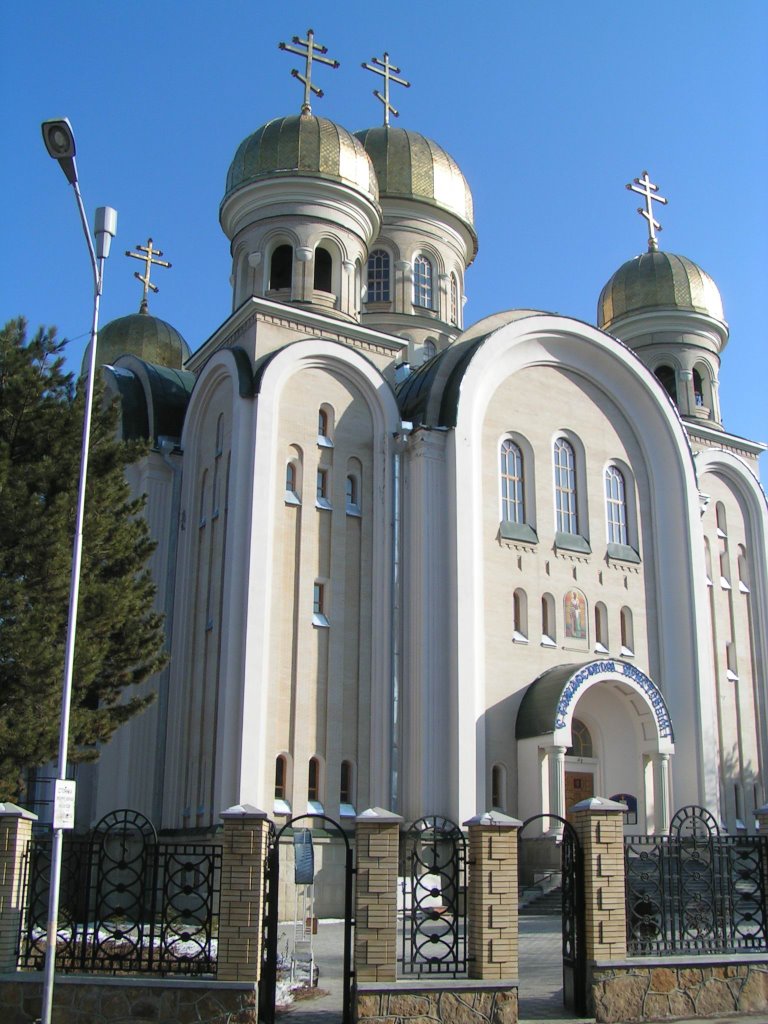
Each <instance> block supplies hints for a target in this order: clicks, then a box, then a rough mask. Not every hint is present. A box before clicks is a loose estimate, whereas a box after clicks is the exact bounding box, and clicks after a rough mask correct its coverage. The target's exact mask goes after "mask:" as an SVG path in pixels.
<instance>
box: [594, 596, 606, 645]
mask: <svg viewBox="0 0 768 1024" xmlns="http://www.w3.org/2000/svg"><path fill="white" fill-rule="evenodd" d="M595 650H596V651H598V652H599V653H600V654H605V653H607V651H608V609H607V608H606V607H605V605H604V604H603V602H602V601H598V602H597V604H596V605H595Z"/></svg>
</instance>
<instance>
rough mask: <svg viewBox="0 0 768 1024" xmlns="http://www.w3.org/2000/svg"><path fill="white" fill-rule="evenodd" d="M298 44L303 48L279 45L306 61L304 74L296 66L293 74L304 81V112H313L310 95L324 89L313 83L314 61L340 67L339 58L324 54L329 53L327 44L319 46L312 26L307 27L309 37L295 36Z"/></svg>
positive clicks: (285, 44) (320, 93)
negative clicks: (334, 58)
mask: <svg viewBox="0 0 768 1024" xmlns="http://www.w3.org/2000/svg"><path fill="white" fill-rule="evenodd" d="M292 41H293V42H294V43H296V46H303V47H304V49H303V50H299V49H296V47H294V46H289V45H288V43H278V47H279V48H280V49H281V50H286V51H287V52H288V53H296V54H298V55H299V57H303V58H304V60H305V61H306V68H305V70H304V74H303V75H302V74H299V72H298V71H297V70H296V68H293V70H292V71H291V74H292V75H293V77H294V78H298V80H299V81H300V82H303V83H304V102H303V103H302V105H301V112H302V114H311V113H312V108H311V107H310V105H309V100H310V95H311V93H314V94H315V96H323V95H324V93H323V90H322V89H318V87H317V86H316V85H313V84H312V61H313V60H316V61H318V62H319V63H320V64H329V65H330V66H331V67H332V68H337V67H339V62H338V61H337V60H331V58H330V57H325V56H323V54H326V53H328V47H327V46H319V45H318V44H317V43H316V42H315V33H314V32H313V31H312V29H311V28H308V29H307V38H306V39H302V38H301V37H300V36H294V37H293V40H292Z"/></svg>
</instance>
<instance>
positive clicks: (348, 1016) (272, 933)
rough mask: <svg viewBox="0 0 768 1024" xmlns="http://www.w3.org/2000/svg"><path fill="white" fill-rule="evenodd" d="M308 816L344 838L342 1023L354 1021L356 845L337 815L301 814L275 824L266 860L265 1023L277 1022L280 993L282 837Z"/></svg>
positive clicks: (262, 992) (262, 1017)
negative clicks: (279, 946)
mask: <svg viewBox="0 0 768 1024" xmlns="http://www.w3.org/2000/svg"><path fill="white" fill-rule="evenodd" d="M307 818H310V819H313V820H320V821H324V822H326V823H327V824H328V825H330V826H331V827H332V828H333V829H334V830H335V831H336V832H337V833H338V834H339V835H340V836H341V838H342V839H343V840H344V846H345V863H344V956H343V971H344V979H343V988H342V1009H341V1019H342V1024H352V975H353V971H352V925H353V921H352V877H353V875H354V867H353V864H352V847H351V846H350V843H349V839H348V838H347V835H346V833H345V832H344V829H343V828H342V827H341V825H340V824H339V823H338V821H334V819H333V818H329V817H328V816H327V815H325V814H300V815H298V816H297V817H295V818H291V820H290V821H287V822H286V823H285V825H283V827H282V828H281V829H280V831H279V832H275V829H274V826H272V828H271V830H270V835H269V844H268V850H267V856H266V859H265V862H264V893H265V903H264V935H263V938H264V941H263V943H262V963H261V980H260V982H259V1020H260V1021H262V1022H263V1024H274V1021H275V1000H276V995H277V975H278V948H277V947H278V933H279V928H278V925H279V902H280V898H279V893H280V840H281V839H282V838H283V836H284V834H285V832H286V830H287V829H289V828H290V829H292V828H293V827H294V825H295V824H296V822H297V821H305V820H306V819H307Z"/></svg>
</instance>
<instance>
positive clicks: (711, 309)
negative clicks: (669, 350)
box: [597, 251, 725, 329]
mask: <svg viewBox="0 0 768 1024" xmlns="http://www.w3.org/2000/svg"><path fill="white" fill-rule="evenodd" d="M655 309H658V310H661V309H681V310H689V311H691V312H694V313H704V314H705V315H706V316H711V317H712V318H713V319H715V320H718V321H719V322H720V323H722V324H724V323H725V315H724V313H723V300H722V299H721V297H720V292H719V291H718V288H717V285H716V284H715V282H714V281H713V280H712V278H711V277H710V276H709V274H707V273H706V272H705V271H704V270H702V269H701V267H699V266H697V264H695V263H694V262H693V261H692V260H689V259H686V257H685V256H675V255H674V253H670V252H659V251H656V252H644V253H643V254H642V255H640V256H635V257H634V259H631V260H627V262H626V263H624V264H623V265H622V266H620V267H619V269H618V270H617V271H616V273H615V274H614V275H613V277H611V278H610V280H609V281H608V283H607V284H606V286H605V287H604V288H603V290H602V291H601V292H600V298H599V299H598V301H597V324H598V327H601V328H605V329H609V328H610V327H611V326H612V325H613V324H614V323H616V321H618V320H621V319H623V318H624V317H626V316H630V315H631V314H633V313H645V312H651V311H653V310H655Z"/></svg>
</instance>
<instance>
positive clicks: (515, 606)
mask: <svg viewBox="0 0 768 1024" xmlns="http://www.w3.org/2000/svg"><path fill="white" fill-rule="evenodd" d="M512 616H513V635H512V639H513V640H515V641H517V642H518V643H520V642H523V643H528V598H527V597H526V593H525V591H524V590H520V589H519V588H518V589H517V590H516V591H515V592H514V594H513V595H512Z"/></svg>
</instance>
